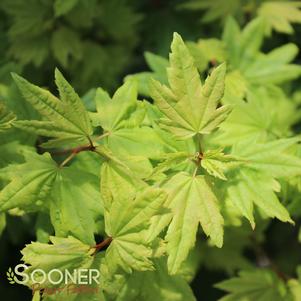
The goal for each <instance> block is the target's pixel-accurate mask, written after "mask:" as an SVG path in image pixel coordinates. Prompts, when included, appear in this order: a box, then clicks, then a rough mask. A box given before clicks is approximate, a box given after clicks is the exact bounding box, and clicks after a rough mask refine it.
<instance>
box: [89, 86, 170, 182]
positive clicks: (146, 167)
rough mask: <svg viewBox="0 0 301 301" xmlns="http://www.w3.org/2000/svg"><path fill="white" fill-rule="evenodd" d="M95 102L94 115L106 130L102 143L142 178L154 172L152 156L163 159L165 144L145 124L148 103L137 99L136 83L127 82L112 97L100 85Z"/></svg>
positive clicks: (93, 118) (95, 120)
mask: <svg viewBox="0 0 301 301" xmlns="http://www.w3.org/2000/svg"><path fill="white" fill-rule="evenodd" d="M95 102H96V108H97V113H92V114H91V117H92V120H93V124H94V125H95V126H101V127H102V128H103V130H104V134H103V136H104V139H102V144H103V145H105V146H106V147H107V148H108V149H110V151H111V152H112V155H114V156H115V157H118V158H119V160H121V161H123V162H125V165H127V166H128V167H129V168H131V169H132V170H133V171H134V172H135V173H136V174H139V176H140V177H142V178H145V177H147V176H148V175H149V174H150V173H151V172H152V166H151V164H150V162H149V159H152V158H158V157H159V158H160V157H161V156H162V154H163V153H164V152H165V149H166V147H165V146H164V143H163V142H162V141H161V139H160V137H159V136H158V135H157V133H156V131H155V130H154V129H153V128H152V127H150V126H146V125H144V124H143V120H144V118H145V115H146V104H145V103H144V102H140V101H138V100H137V85H136V83H135V82H133V81H127V82H126V83H125V84H123V85H122V86H121V87H120V88H119V89H118V90H117V91H116V92H115V94H114V95H113V97H112V98H111V97H110V96H109V94H108V93H107V92H105V91H104V90H102V89H100V88H99V89H97V91H96V95H95Z"/></svg>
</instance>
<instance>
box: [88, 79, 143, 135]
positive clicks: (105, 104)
mask: <svg viewBox="0 0 301 301" xmlns="http://www.w3.org/2000/svg"><path fill="white" fill-rule="evenodd" d="M137 96H138V95H137V85H136V83H135V81H127V82H126V83H124V84H123V85H122V86H121V87H120V88H119V89H118V90H117V91H116V92H115V94H114V95H113V97H112V98H111V97H110V96H109V94H108V93H107V92H106V91H104V90H103V89H101V88H98V89H97V91H96V96H95V102H96V109H97V113H96V114H97V115H96V116H94V118H93V120H94V122H95V123H97V124H96V125H100V126H101V127H102V128H103V129H104V130H105V131H107V132H109V133H110V132H113V131H114V130H117V129H119V128H121V127H122V122H123V121H124V120H126V119H128V118H129V117H130V115H131V113H133V112H134V111H135V109H136V106H137Z"/></svg>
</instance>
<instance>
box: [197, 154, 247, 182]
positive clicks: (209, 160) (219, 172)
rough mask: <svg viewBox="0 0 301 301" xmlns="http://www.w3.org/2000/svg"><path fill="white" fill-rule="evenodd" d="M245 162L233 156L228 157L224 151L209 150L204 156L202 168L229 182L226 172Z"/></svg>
mask: <svg viewBox="0 0 301 301" xmlns="http://www.w3.org/2000/svg"><path fill="white" fill-rule="evenodd" d="M242 163H243V161H242V160H239V159H238V158H235V157H234V156H231V155H226V154H224V153H223V152H222V150H220V149H217V150H209V151H206V152H204V154H202V160H201V166H202V167H203V168H204V169H206V171H207V172H208V173H209V174H210V175H212V176H214V177H216V178H220V179H222V180H227V178H226V176H225V172H226V171H227V170H229V169H231V168H233V167H237V166H238V165H240V164H242Z"/></svg>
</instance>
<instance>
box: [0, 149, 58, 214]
mask: <svg viewBox="0 0 301 301" xmlns="http://www.w3.org/2000/svg"><path fill="white" fill-rule="evenodd" d="M57 171H58V168H57V164H56V163H55V162H54V161H53V160H52V159H51V157H50V155H49V154H47V153H45V154H43V155H36V154H34V153H30V158H27V160H26V162H25V163H23V164H19V165H11V166H9V167H7V168H6V174H7V175H8V176H9V174H11V175H12V176H11V182H10V183H9V184H8V185H6V186H5V187H4V188H3V189H2V190H1V192H0V211H7V210H9V209H13V208H17V207H18V208H20V209H33V210H36V209H37V208H42V207H45V205H46V204H47V199H48V196H49V193H50V191H51V187H52V184H53V182H54V180H55V177H56V174H57Z"/></svg>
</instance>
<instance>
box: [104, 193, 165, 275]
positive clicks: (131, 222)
mask: <svg viewBox="0 0 301 301" xmlns="http://www.w3.org/2000/svg"><path fill="white" fill-rule="evenodd" d="M124 193H126V192H124ZM165 199H166V194H165V193H164V191H162V190H160V189H155V188H148V189H146V190H144V191H143V192H140V193H137V195H136V196H135V199H131V198H128V197H127V196H126V195H125V196H123V197H122V198H120V199H117V200H113V202H112V203H111V204H108V207H109V208H107V206H106V205H105V210H106V211H105V224H106V233H107V234H108V235H109V236H110V237H112V239H113V241H112V243H111V244H110V246H109V248H108V250H107V252H106V260H107V262H109V263H110V269H111V268H112V270H113V271H114V270H115V269H116V268H118V267H120V268H122V269H123V270H124V271H126V272H131V270H132V269H134V270H140V271H145V270H152V269H153V264H152V261H151V260H150V257H151V256H152V249H151V247H150V244H149V242H148V241H147V239H146V234H147V230H148V228H149V226H150V223H151V218H152V217H153V216H155V215H158V214H161V213H164V211H163V210H162V205H163V204H164V202H165Z"/></svg>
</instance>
